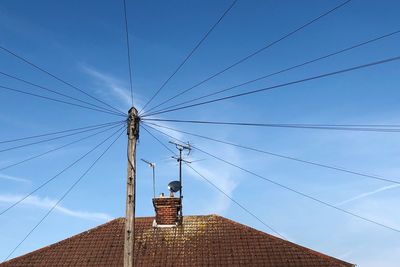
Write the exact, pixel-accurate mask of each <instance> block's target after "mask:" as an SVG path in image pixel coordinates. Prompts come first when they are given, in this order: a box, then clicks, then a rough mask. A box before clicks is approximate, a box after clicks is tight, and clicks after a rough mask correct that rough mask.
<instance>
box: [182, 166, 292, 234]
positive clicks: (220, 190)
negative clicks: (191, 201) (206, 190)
mask: <svg viewBox="0 0 400 267" xmlns="http://www.w3.org/2000/svg"><path fill="white" fill-rule="evenodd" d="M185 164H186V166H188V167H189V168H190V169H192V170H193V171H194V172H195V173H197V174H198V175H199V176H200V177H201V178H203V179H204V180H205V181H206V182H207V183H209V184H210V185H212V186H213V187H214V188H215V189H217V190H218V191H219V192H220V193H221V194H223V195H224V196H225V197H227V198H228V199H229V200H231V201H232V202H233V203H235V204H236V205H238V206H239V207H240V208H241V209H242V210H244V211H245V212H247V213H248V214H250V215H251V216H252V217H254V218H255V219H256V220H257V221H259V222H260V223H262V224H263V225H264V226H266V227H267V228H268V229H270V230H271V231H272V232H274V233H275V234H276V235H278V236H280V237H281V238H282V239H285V240H286V238H285V237H284V236H282V235H281V234H280V233H279V232H278V231H276V230H275V229H274V228H272V227H271V226H270V225H268V224H266V223H265V222H264V221H263V220H261V218H260V217H258V216H257V215H255V214H254V213H253V212H251V211H250V210H249V209H247V208H246V207H245V206H243V205H242V204H240V203H239V202H238V201H236V200H235V199H234V198H233V197H231V196H230V195H229V194H228V193H226V192H225V191H224V190H222V189H221V188H220V187H218V186H217V185H216V184H214V183H213V182H212V181H211V180H210V179H207V178H206V177H205V176H204V175H203V174H201V173H200V172H199V171H197V170H196V169H195V168H193V167H192V166H191V165H190V164H188V163H186V162H185Z"/></svg>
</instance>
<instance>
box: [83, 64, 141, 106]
mask: <svg viewBox="0 0 400 267" xmlns="http://www.w3.org/2000/svg"><path fill="white" fill-rule="evenodd" d="M82 70H83V71H84V72H85V73H86V74H89V75H90V76H91V77H92V78H94V79H95V81H96V83H97V84H99V85H101V86H103V87H105V88H107V89H109V92H110V93H111V94H112V95H113V96H114V97H116V98H117V99H118V100H119V101H120V102H121V103H122V105H123V106H124V108H128V107H130V106H131V105H132V103H131V95H130V92H129V90H128V89H127V87H126V86H125V83H124V82H122V81H120V80H119V79H117V78H115V77H113V76H112V75H109V74H106V73H104V72H101V71H99V70H97V69H95V68H93V67H89V66H86V65H83V66H82ZM136 100H137V94H135V98H134V102H135V103H134V106H135V107H136V108H139V106H140V104H139V103H137V102H138V101H136Z"/></svg>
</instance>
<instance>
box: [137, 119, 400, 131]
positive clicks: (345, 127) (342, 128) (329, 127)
mask: <svg viewBox="0 0 400 267" xmlns="http://www.w3.org/2000/svg"><path fill="white" fill-rule="evenodd" d="M143 121H144V122H147V121H165V122H177V123H194V124H213V125H232V126H251V127H273V128H295V129H313V130H335V131H356V132H359V131H361V132H396V133H397V132H400V128H382V126H383V125H376V126H378V127H376V126H375V127H372V126H367V125H366V124H364V126H361V125H358V126H355V124H353V125H344V124H342V125H341V126H338V125H334V124H280V123H249V122H223V121H200V120H174V119H143ZM392 127H399V126H392Z"/></svg>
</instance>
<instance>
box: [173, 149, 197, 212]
mask: <svg viewBox="0 0 400 267" xmlns="http://www.w3.org/2000/svg"><path fill="white" fill-rule="evenodd" d="M169 143H170V144H173V145H175V147H176V149H178V150H179V156H178V157H175V156H173V157H172V158H174V159H176V160H177V161H178V163H179V198H180V199H181V209H180V217H181V218H182V216H183V214H182V210H183V209H182V198H183V195H182V162H186V163H190V161H187V160H184V159H183V158H182V152H183V151H184V150H186V151H187V156H189V154H190V151H191V150H192V148H191V147H190V144H189V143H187V144H179V143H175V142H172V141H169Z"/></svg>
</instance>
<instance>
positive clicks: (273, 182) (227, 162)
mask: <svg viewBox="0 0 400 267" xmlns="http://www.w3.org/2000/svg"><path fill="white" fill-rule="evenodd" d="M147 127H150V128H152V129H153V130H155V131H157V132H159V133H162V134H163V135H165V136H168V137H169V138H172V139H174V140H177V141H178V142H182V141H181V140H179V139H177V138H175V137H173V136H171V135H169V134H167V133H165V132H163V131H160V130H158V129H155V128H154V127H151V126H147ZM191 147H192V148H194V149H196V150H198V151H200V152H202V153H204V154H206V155H208V156H210V157H213V158H215V159H217V160H219V161H222V162H224V163H226V164H228V165H231V166H233V167H235V168H237V169H239V170H241V171H243V172H246V173H248V174H251V175H253V176H256V177H258V178H260V179H262V180H264V181H267V182H269V183H272V184H274V185H276V186H278V187H281V188H284V189H286V190H288V191H291V192H293V193H295V194H297V195H300V196H302V197H305V198H308V199H310V200H313V201H315V202H318V203H320V204H322V205H324V206H327V207H330V208H332V209H335V210H338V211H341V212H343V213H346V214H348V215H351V216H353V217H356V218H358V219H361V220H363V221H366V222H369V223H372V224H375V225H378V226H381V227H383V228H386V229H389V230H392V231H394V232H397V233H400V230H399V229H396V228H394V227H391V226H388V225H385V224H383V223H380V222H377V221H374V220H372V219H368V218H366V217H363V216H361V215H358V214H356V213H353V212H351V211H348V210H345V209H342V208H340V207H337V206H335V205H333V204H330V203H328V202H325V201H323V200H320V199H318V198H316V197H313V196H311V195H309V194H306V193H303V192H301V191H299V190H296V189H293V188H291V187H289V186H286V185H284V184H281V183H279V182H277V181H274V180H272V179H269V178H266V177H264V176H261V175H259V174H257V173H255V172H252V171H250V170H247V169H245V168H243V167H241V166H239V165H236V164H234V163H231V162H229V161H227V160H224V159H222V158H220V157H218V156H216V155H213V154H211V153H209V152H206V151H204V150H203V149H200V148H198V147H197V146H196V147H195V146H193V145H191Z"/></svg>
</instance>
